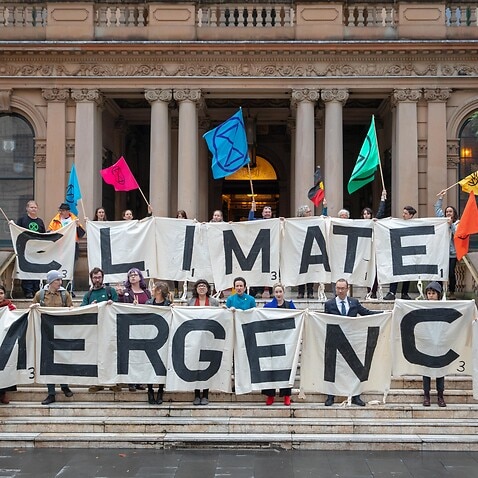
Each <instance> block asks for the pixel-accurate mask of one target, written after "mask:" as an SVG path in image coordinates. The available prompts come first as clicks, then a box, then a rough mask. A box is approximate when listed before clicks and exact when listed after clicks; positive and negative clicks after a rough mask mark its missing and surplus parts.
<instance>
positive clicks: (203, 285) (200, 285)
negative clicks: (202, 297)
mask: <svg viewBox="0 0 478 478" xmlns="http://www.w3.org/2000/svg"><path fill="white" fill-rule="evenodd" d="M198 287H207V285H206V284H199V285H198Z"/></svg>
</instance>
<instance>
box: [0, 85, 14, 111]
mask: <svg viewBox="0 0 478 478" xmlns="http://www.w3.org/2000/svg"><path fill="white" fill-rule="evenodd" d="M11 97H12V90H11V89H10V90H0V111H2V112H3V113H10V111H11V107H10V99H11Z"/></svg>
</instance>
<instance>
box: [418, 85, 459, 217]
mask: <svg viewBox="0 0 478 478" xmlns="http://www.w3.org/2000/svg"><path fill="white" fill-rule="evenodd" d="M450 94H451V90H450V89H447V88H436V89H428V88H426V89H425V90H424V92H423V95H424V98H425V99H426V100H427V102H428V116H427V126H428V131H427V138H428V141H427V143H428V148H427V152H428V157H427V199H428V201H427V203H428V207H427V212H428V215H430V216H434V215H435V209H434V207H433V205H434V204H435V202H436V200H437V196H436V195H437V194H438V193H439V192H440V191H441V190H442V189H445V188H446V187H447V179H448V178H447V174H446V172H447V141H446V102H447V100H448V98H450ZM449 193H451V194H453V192H452V191H449ZM451 199H453V196H452V197H451ZM452 202H453V203H454V201H452ZM448 203H449V200H444V206H446V205H447V204H448Z"/></svg>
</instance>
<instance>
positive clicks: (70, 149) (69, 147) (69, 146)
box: [66, 141, 75, 158]
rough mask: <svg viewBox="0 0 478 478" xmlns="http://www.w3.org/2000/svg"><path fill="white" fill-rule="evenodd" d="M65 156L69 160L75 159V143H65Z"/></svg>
mask: <svg viewBox="0 0 478 478" xmlns="http://www.w3.org/2000/svg"><path fill="white" fill-rule="evenodd" d="M66 156H67V157H71V158H74V157H75V142H74V141H67V143H66Z"/></svg>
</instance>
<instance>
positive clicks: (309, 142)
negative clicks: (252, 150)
mask: <svg viewBox="0 0 478 478" xmlns="http://www.w3.org/2000/svg"><path fill="white" fill-rule="evenodd" d="M318 99H319V90H309V89H303V90H292V102H293V103H294V104H296V105H297V114H296V131H295V164H294V166H295V168H294V203H293V208H292V211H294V212H295V211H296V210H297V207H298V206H300V205H301V204H304V203H305V202H306V201H307V191H308V189H310V187H312V184H313V178H314V169H315V130H314V129H315V125H314V119H315V118H314V107H315V103H316V101H317V100H318Z"/></svg>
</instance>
